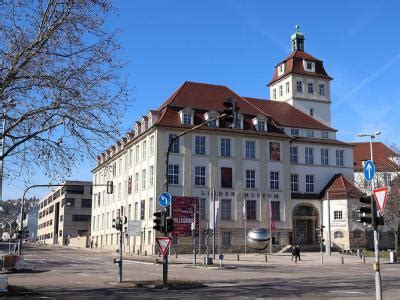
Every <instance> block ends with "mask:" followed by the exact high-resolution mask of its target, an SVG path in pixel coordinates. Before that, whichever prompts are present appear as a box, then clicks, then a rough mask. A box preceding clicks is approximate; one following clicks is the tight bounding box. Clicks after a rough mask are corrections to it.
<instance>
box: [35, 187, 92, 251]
mask: <svg viewBox="0 0 400 300" xmlns="http://www.w3.org/2000/svg"><path fill="white" fill-rule="evenodd" d="M91 207H92V182H90V181H65V182H64V183H63V184H62V185H61V186H60V187H58V188H56V189H55V190H54V191H53V192H51V193H49V194H48V195H47V196H45V197H44V198H43V199H41V200H40V201H39V218H38V233H37V234H38V240H39V241H41V242H43V243H45V244H54V245H67V244H68V239H69V238H71V237H77V236H89V235H90V220H91V218H90V215H91Z"/></svg>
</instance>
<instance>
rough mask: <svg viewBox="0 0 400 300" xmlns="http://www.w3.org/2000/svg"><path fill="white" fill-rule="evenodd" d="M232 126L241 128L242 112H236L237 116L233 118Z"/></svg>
mask: <svg viewBox="0 0 400 300" xmlns="http://www.w3.org/2000/svg"><path fill="white" fill-rule="evenodd" d="M233 126H234V128H235V129H243V115H242V114H239V113H238V114H237V117H236V118H235V121H234V123H233Z"/></svg>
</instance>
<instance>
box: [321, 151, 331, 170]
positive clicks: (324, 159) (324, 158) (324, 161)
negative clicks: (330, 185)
mask: <svg viewBox="0 0 400 300" xmlns="http://www.w3.org/2000/svg"><path fill="white" fill-rule="evenodd" d="M321 165H323V166H329V149H328V148H322V149H321Z"/></svg>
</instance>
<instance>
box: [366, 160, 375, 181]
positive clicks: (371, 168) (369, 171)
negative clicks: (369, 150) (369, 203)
mask: <svg viewBox="0 0 400 300" xmlns="http://www.w3.org/2000/svg"><path fill="white" fill-rule="evenodd" d="M374 176H375V165H374V163H373V162H372V161H371V160H367V161H366V162H365V164H364V177H365V180H367V181H371V180H372V179H373V178H374Z"/></svg>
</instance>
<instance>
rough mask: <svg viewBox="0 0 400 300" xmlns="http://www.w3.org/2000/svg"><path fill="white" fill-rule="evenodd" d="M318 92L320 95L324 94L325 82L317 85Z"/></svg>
mask: <svg viewBox="0 0 400 300" xmlns="http://www.w3.org/2000/svg"><path fill="white" fill-rule="evenodd" d="M319 94H320V95H321V96H325V84H320V85H319Z"/></svg>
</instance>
